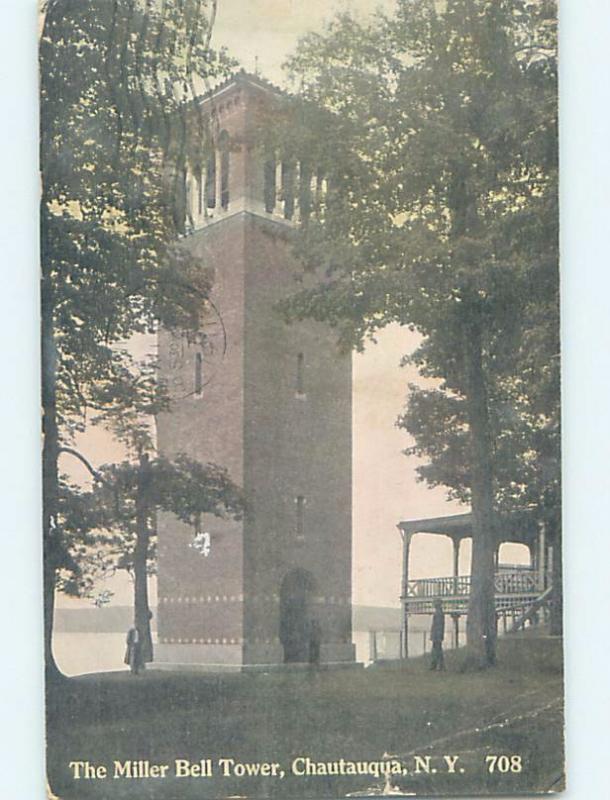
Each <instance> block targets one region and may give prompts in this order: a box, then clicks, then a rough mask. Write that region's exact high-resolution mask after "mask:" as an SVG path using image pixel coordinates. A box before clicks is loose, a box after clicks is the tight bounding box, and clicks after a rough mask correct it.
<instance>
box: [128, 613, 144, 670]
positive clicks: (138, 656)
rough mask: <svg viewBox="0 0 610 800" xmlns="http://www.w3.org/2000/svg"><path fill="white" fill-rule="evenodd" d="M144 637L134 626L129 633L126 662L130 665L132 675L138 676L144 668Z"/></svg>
mask: <svg viewBox="0 0 610 800" xmlns="http://www.w3.org/2000/svg"><path fill="white" fill-rule="evenodd" d="M141 640H142V637H141V636H140V631H139V630H138V629H137V628H136V626H135V625H134V626H133V627H131V628H130V629H129V630H128V631H127V649H126V650H125V658H124V661H125V663H126V664H128V665H129V669H130V670H131V674H132V675H137V674H138V673H139V672H140V667H141V666H142V641H141Z"/></svg>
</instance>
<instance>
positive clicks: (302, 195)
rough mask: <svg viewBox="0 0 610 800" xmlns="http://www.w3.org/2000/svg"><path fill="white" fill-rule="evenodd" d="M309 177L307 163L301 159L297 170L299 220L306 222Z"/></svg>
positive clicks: (308, 213)
mask: <svg viewBox="0 0 610 800" xmlns="http://www.w3.org/2000/svg"><path fill="white" fill-rule="evenodd" d="M311 177H312V171H311V169H310V167H309V165H308V164H307V163H306V162H304V161H301V169H300V172H299V208H300V211H301V222H307V220H308V219H309V217H310V215H311Z"/></svg>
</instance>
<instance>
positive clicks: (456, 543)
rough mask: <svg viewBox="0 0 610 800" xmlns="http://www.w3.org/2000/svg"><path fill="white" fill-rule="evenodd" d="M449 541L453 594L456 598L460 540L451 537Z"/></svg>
mask: <svg viewBox="0 0 610 800" xmlns="http://www.w3.org/2000/svg"><path fill="white" fill-rule="evenodd" d="M451 541H452V542H453V594H454V595H456V596H457V593H458V578H459V574H460V544H461V542H462V540H461V539H458V538H457V537H456V536H452V537H451Z"/></svg>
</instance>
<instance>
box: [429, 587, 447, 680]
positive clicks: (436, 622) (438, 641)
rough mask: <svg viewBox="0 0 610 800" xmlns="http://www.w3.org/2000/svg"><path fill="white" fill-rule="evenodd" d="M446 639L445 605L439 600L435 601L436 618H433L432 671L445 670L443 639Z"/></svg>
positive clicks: (431, 637)
mask: <svg viewBox="0 0 610 800" xmlns="http://www.w3.org/2000/svg"><path fill="white" fill-rule="evenodd" d="M444 638H445V614H444V612H443V604H442V603H441V601H440V600H439V599H438V598H437V599H436V600H435V601H434V616H433V617H432V628H431V630H430V639H431V640H432V661H431V663H430V669H432V670H434V669H439V670H444V669H445V656H444V654H443V639H444Z"/></svg>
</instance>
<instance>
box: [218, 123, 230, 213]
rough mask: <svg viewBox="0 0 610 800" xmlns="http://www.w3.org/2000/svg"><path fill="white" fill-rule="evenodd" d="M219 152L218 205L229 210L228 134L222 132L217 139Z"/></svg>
mask: <svg viewBox="0 0 610 800" xmlns="http://www.w3.org/2000/svg"><path fill="white" fill-rule="evenodd" d="M218 146H219V150H220V205H221V206H222V208H223V209H224V210H225V211H226V210H227V209H228V208H229V166H230V165H229V134H228V133H227V132H226V131H223V132H222V133H221V134H220V137H219V139H218Z"/></svg>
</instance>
